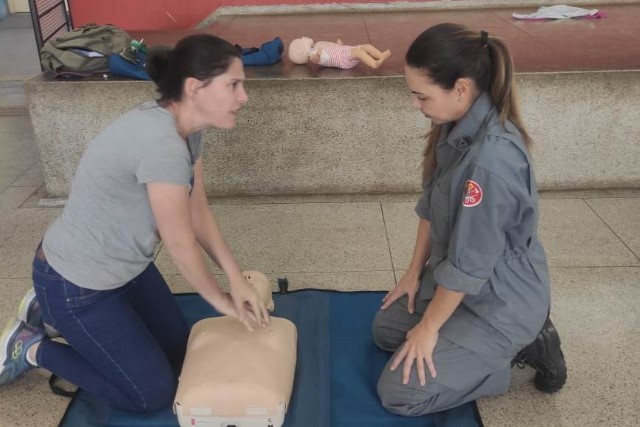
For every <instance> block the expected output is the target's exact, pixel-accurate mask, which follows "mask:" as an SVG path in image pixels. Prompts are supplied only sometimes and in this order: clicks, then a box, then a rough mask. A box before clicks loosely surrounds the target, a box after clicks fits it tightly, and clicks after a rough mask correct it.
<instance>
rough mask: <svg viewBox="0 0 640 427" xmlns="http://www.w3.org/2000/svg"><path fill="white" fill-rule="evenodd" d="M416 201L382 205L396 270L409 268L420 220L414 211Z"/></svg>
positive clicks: (416, 199)
mask: <svg viewBox="0 0 640 427" xmlns="http://www.w3.org/2000/svg"><path fill="white" fill-rule="evenodd" d="M417 201H418V197H416V198H415V201H413V202H400V203H382V213H383V215H384V224H385V227H386V229H387V237H388V239H389V248H390V251H391V259H392V260H393V268H394V269H396V270H397V269H406V268H407V267H409V262H411V257H412V256H413V249H414V247H415V244H416V235H417V232H418V223H419V220H420V219H419V218H418V215H416V213H415V211H414V208H415V206H416V202H417ZM396 279H398V280H399V279H400V278H399V277H396Z"/></svg>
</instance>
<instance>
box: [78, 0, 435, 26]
mask: <svg viewBox="0 0 640 427" xmlns="http://www.w3.org/2000/svg"><path fill="white" fill-rule="evenodd" d="M404 1H424V0H404ZM319 3H320V4H332V3H389V0H338V1H322V0H69V8H70V10H71V15H72V18H73V25H74V26H75V27H76V28H77V27H79V26H81V25H84V24H88V23H95V24H113V25H117V26H118V27H120V28H123V29H125V30H163V29H173V28H190V27H192V26H194V25H196V24H198V23H199V22H201V21H202V20H203V19H205V18H206V17H207V16H209V15H210V14H211V13H212V12H214V11H215V10H217V9H218V8H220V7H224V6H272V5H281V4H319Z"/></svg>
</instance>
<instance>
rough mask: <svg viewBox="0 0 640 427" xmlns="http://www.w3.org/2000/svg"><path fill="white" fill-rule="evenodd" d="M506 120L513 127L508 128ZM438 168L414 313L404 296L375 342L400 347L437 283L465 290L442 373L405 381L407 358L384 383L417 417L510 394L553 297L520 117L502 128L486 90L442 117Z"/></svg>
mask: <svg viewBox="0 0 640 427" xmlns="http://www.w3.org/2000/svg"><path fill="white" fill-rule="evenodd" d="M505 127H506V129H505ZM436 160H437V166H436V169H435V171H434V173H433V175H432V178H431V179H430V180H428V182H425V183H424V184H423V187H424V193H423V195H422V197H421V198H420V200H419V201H418V204H417V206H416V213H417V214H418V215H419V216H420V217H421V218H424V219H426V220H428V221H430V222H431V234H430V241H431V255H430V259H429V262H428V263H427V265H426V266H425V268H424V269H423V272H422V276H421V283H420V289H419V292H418V295H417V298H416V311H415V313H414V314H409V313H408V312H407V297H406V296H405V297H403V298H401V299H399V300H398V301H396V302H395V303H394V304H393V305H392V306H391V307H389V308H388V309H387V310H385V311H380V312H378V314H377V315H376V318H375V320H374V324H373V334H374V340H375V342H376V344H377V345H378V346H379V347H381V348H383V349H385V350H388V351H396V350H397V349H398V348H399V347H400V346H401V345H402V344H403V343H404V341H405V337H406V333H407V331H408V330H409V329H411V328H412V327H413V326H415V325H416V324H417V323H418V322H419V321H420V319H421V318H422V315H423V313H424V311H425V310H426V307H427V305H428V304H429V301H430V299H431V298H432V297H433V294H434V292H435V288H436V284H437V285H439V286H442V287H444V288H446V289H449V290H452V291H457V292H462V293H464V294H465V297H464V299H463V300H462V303H461V304H460V305H459V306H458V308H457V309H456V310H455V311H454V313H453V314H452V315H451V317H450V318H449V319H448V320H447V322H445V324H444V325H443V326H442V328H441V329H440V331H439V338H438V342H437V344H436V347H435V349H434V353H433V360H434V365H435V368H436V372H437V375H436V378H432V377H431V376H430V375H429V371H428V369H427V370H426V371H427V372H426V374H427V384H426V385H425V386H420V384H419V382H418V376H417V372H416V369H415V365H414V367H413V369H412V373H411V379H410V382H409V384H408V385H403V384H402V365H401V366H400V367H399V368H398V369H396V371H395V372H391V371H390V369H389V366H390V363H391V360H390V361H389V364H387V366H386V367H385V369H384V371H383V373H382V375H381V377H380V380H379V382H378V393H379V395H380V398H381V400H382V404H383V405H384V406H385V407H386V408H387V409H388V410H390V411H391V412H394V413H397V414H401V415H408V416H418V415H422V414H427V413H432V412H437V411H441V410H444V409H448V408H451V407H454V406H458V405H461V404H463V403H465V402H468V401H471V400H474V399H476V398H478V397H480V396H488V395H494V394H501V393H505V392H506V391H507V390H508V387H509V380H510V362H511V359H512V358H513V356H515V354H516V353H517V352H518V351H519V350H520V349H522V348H524V347H525V346H526V345H528V344H529V343H531V342H532V341H533V340H534V339H535V337H536V335H537V334H538V333H539V332H540V330H541V328H542V326H543V324H544V321H545V319H546V316H547V314H548V309H549V304H550V292H549V273H548V267H547V262H546V257H545V253H544V249H543V247H542V245H541V244H540V242H539V240H538V237H537V224H538V196H537V189H536V184H535V178H534V174H533V169H532V165H531V160H530V157H529V154H528V152H527V150H526V148H525V146H524V143H523V141H522V137H521V135H520V133H519V132H518V131H517V129H516V128H515V127H514V126H513V124H511V123H509V122H507V123H506V124H505V126H502V125H501V124H500V122H499V117H498V113H497V112H496V110H495V108H494V107H493V106H492V103H491V99H490V97H489V95H488V94H486V93H484V94H482V95H481V96H480V97H479V98H478V99H477V100H476V101H475V102H474V104H473V105H472V106H471V108H470V109H469V111H468V112H467V113H466V114H465V116H464V117H462V119H460V120H459V121H458V123H457V124H456V125H455V126H453V125H452V124H451V123H449V124H445V125H444V128H443V132H442V134H441V137H440V140H439V141H438V143H437V146H436Z"/></svg>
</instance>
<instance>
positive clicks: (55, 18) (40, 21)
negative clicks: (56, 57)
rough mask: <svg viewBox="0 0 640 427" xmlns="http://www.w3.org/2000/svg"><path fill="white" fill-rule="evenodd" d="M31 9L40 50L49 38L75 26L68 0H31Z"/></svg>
mask: <svg viewBox="0 0 640 427" xmlns="http://www.w3.org/2000/svg"><path fill="white" fill-rule="evenodd" d="M29 9H30V11H31V21H32V22H33V31H34V33H35V37H36V44H37V46H38V52H40V49H41V48H42V46H44V44H45V43H46V42H47V40H49V39H52V38H55V37H57V36H58V35H60V34H62V33H65V32H67V31H69V30H71V29H72V28H73V21H72V20H71V11H69V12H67V0H29Z"/></svg>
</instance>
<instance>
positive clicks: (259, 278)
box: [242, 271, 275, 311]
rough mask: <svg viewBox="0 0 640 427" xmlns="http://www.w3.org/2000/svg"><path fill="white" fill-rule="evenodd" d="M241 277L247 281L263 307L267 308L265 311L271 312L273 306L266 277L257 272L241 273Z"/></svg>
mask: <svg viewBox="0 0 640 427" xmlns="http://www.w3.org/2000/svg"><path fill="white" fill-rule="evenodd" d="M242 275H243V276H244V278H245V279H247V282H249V284H250V285H251V286H253V287H254V289H255V290H256V292H257V293H258V296H259V297H260V300H261V301H262V302H263V303H264V305H265V307H267V310H269V311H273V309H274V308H275V306H274V304H273V299H272V298H271V284H270V283H269V279H267V276H265V275H264V274H262V273H260V272H259V271H243V272H242Z"/></svg>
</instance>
